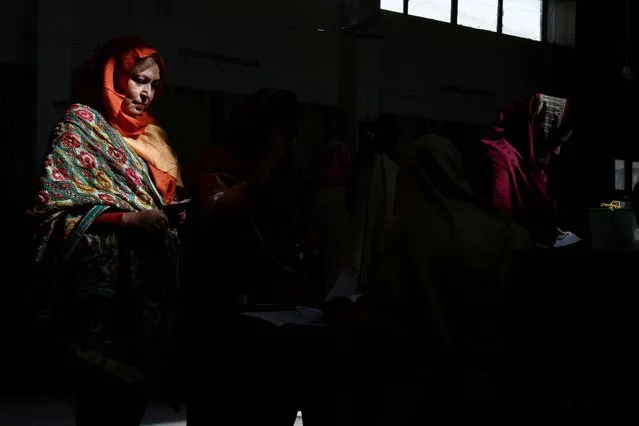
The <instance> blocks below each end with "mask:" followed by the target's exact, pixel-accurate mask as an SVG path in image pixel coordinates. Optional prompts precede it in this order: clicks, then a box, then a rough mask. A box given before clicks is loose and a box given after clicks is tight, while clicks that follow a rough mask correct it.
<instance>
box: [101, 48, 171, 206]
mask: <svg viewBox="0 0 639 426" xmlns="http://www.w3.org/2000/svg"><path fill="white" fill-rule="evenodd" d="M150 57H153V58H154V59H155V62H156V63H157V65H158V67H159V68H160V82H159V84H158V87H157V89H156V92H155V98H156V99H157V97H158V96H159V95H160V94H161V93H162V89H163V88H164V79H165V66H164V60H163V59H162V57H161V56H160V54H159V52H158V51H157V50H156V49H155V48H154V47H153V46H151V44H149V43H148V42H146V41H144V40H142V39H140V38H137V37H121V38H118V39H115V40H111V41H109V42H108V43H106V44H105V45H104V46H103V47H102V48H101V49H100V52H99V53H98V55H97V56H96V57H95V58H93V59H92V60H91V62H90V63H89V65H88V68H89V69H92V70H93V72H96V73H97V75H96V74H94V76H95V77H97V79H98V81H99V85H98V87H99V92H98V93H95V92H94V93H91V94H90V95H91V97H92V98H93V101H94V103H97V104H99V105H100V106H101V108H100V109H102V110H103V112H104V113H105V115H106V118H107V120H108V121H109V123H110V124H111V125H112V126H113V127H115V129H117V130H118V132H119V133H120V134H121V135H122V137H123V138H124V140H125V142H126V143H127V144H128V145H129V147H130V148H131V149H133V150H134V151H135V152H136V153H137V154H138V155H139V156H140V157H142V158H143V159H144V160H145V161H146V163H147V165H148V166H149V171H150V172H151V175H152V177H153V179H154V181H155V185H156V187H157V189H158V191H160V193H161V194H162V195H163V196H164V199H165V201H167V202H170V201H173V199H174V198H175V193H176V190H177V187H182V177H181V175H180V168H179V165H178V161H177V158H176V156H175V154H174V152H173V150H172V149H171V147H170V146H169V144H168V138H167V136H166V133H164V131H162V129H161V128H160V127H159V126H157V125H156V123H155V120H154V119H153V117H152V116H151V115H150V114H149V113H148V112H146V111H145V112H144V113H142V114H141V115H139V116H136V117H132V116H130V115H127V114H125V113H124V112H123V111H122V104H123V103H124V100H125V97H126V94H125V90H126V87H127V83H128V79H129V76H130V75H131V72H132V71H133V69H134V68H135V67H136V65H137V64H138V63H139V62H140V61H141V60H143V59H146V58H150ZM94 87H95V86H94ZM96 98H97V99H96Z"/></svg>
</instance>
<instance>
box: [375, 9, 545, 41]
mask: <svg viewBox="0 0 639 426" xmlns="http://www.w3.org/2000/svg"><path fill="white" fill-rule="evenodd" d="M404 3H405V2H404V0H381V8H382V9H384V10H389V11H391V12H399V13H404V12H406V13H408V15H411V16H418V17H422V18H429V19H434V20H437V21H442V22H453V23H455V24H458V25H462V26H464V27H471V28H478V29H481V30H487V31H494V32H498V33H500V34H507V35H511V36H516V37H523V38H527V39H530V40H536V41H541V40H542V25H543V16H544V6H543V4H544V1H543V0H408V2H407V3H408V8H407V11H405V10H404ZM500 11H501V16H499V14H500Z"/></svg>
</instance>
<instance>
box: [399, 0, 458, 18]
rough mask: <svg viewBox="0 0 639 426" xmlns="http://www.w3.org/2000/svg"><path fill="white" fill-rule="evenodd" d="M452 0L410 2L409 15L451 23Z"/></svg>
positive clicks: (414, 0) (412, 0) (418, 0)
mask: <svg viewBox="0 0 639 426" xmlns="http://www.w3.org/2000/svg"><path fill="white" fill-rule="evenodd" d="M451 4H452V2H451V1H450V0H409V1H408V14H409V15H413V16H420V17H422V18H429V19H434V20H436V21H442V22H450V7H451Z"/></svg>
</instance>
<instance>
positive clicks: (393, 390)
mask: <svg viewBox="0 0 639 426" xmlns="http://www.w3.org/2000/svg"><path fill="white" fill-rule="evenodd" d="M529 246H530V237H529V234H528V233H527V232H526V231H525V230H524V229H523V228H521V227H520V226H518V225H516V224H515V223H513V222H512V221H511V220H509V219H508V218H506V217H504V216H502V214H501V213H500V211H499V210H498V209H497V208H496V207H495V206H493V205H492V204H491V203H490V202H488V201H485V200H484V199H482V198H480V197H478V196H477V195H475V193H474V192H473V191H472V190H471V189H470V187H469V184H468V181H467V180H466V176H465V172H464V168H463V165H462V160H461V156H460V154H459V152H458V151H457V149H456V148H455V147H454V146H453V144H452V143H451V142H450V141H448V140H446V139H443V138H441V137H439V136H428V137H425V138H423V139H421V140H420V141H418V142H416V143H414V144H412V145H411V146H410V147H408V149H407V150H406V151H405V152H404V154H403V156H402V157H401V159H400V160H399V171H398V176H397V188H396V198H395V215H394V220H393V222H392V224H391V226H390V229H389V231H388V232H387V234H386V236H385V238H384V242H383V248H382V258H381V261H380V265H379V268H378V272H377V274H376V280H375V282H374V283H373V284H372V288H371V291H370V292H368V293H367V294H364V295H363V296H362V297H361V298H360V299H358V300H357V302H356V303H355V304H354V305H351V306H350V307H349V306H342V307H341V309H328V312H327V314H328V315H329V319H330V320H334V321H336V323H337V327H338V328H339V329H340V330H341V334H342V336H345V338H344V339H343V342H344V346H345V347H347V348H348V350H349V351H354V353H350V355H348V356H349V358H351V359H360V360H362V362H361V368H359V369H355V368H350V369H349V371H348V373H347V374H345V377H350V378H351V379H352V381H351V383H354V384H355V385H354V388H348V391H345V395H344V397H343V398H342V403H343V404H345V405H350V408H349V409H346V410H347V411H350V414H351V415H352V417H350V420H351V421H352V423H351V424H362V425H364V424H366V425H377V424H379V425H382V424H383V425H394V426H399V425H409V424H419V423H420V421H418V420H420V419H423V418H428V415H429V413H430V412H432V411H434V410H436V409H437V408H438V407H440V408H441V407H442V406H450V405H448V404H447V403H454V405H453V406H456V407H457V409H458V408H459V407H461V406H462V404H463V403H464V402H468V401H470V402H473V401H485V400H491V399H492V398H493V397H494V396H495V393H496V384H495V381H496V378H495V375H496V372H495V362H496V360H497V359H498V355H499V354H500V351H501V349H502V335H503V334H502V328H503V327H504V326H505V324H503V323H502V320H503V317H502V314H503V313H504V308H505V306H504V302H505V300H504V299H505V297H506V294H505V291H506V287H507V281H508V275H509V274H508V269H509V265H510V261H511V257H512V254H513V252H514V251H515V250H518V249H523V248H527V247H529ZM335 303H336V304H341V303H344V304H345V302H337V301H336V302H335ZM331 316H333V318H331ZM373 371H374V372H375V373H373ZM346 388H347V387H345V389H346ZM344 401H348V402H344ZM342 410H345V409H344V407H342ZM342 412H344V411H342Z"/></svg>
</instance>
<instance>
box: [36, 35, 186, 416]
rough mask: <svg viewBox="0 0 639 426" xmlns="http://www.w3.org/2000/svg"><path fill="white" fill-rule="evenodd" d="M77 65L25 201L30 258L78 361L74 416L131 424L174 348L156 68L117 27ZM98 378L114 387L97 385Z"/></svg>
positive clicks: (158, 60)
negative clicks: (152, 110)
mask: <svg viewBox="0 0 639 426" xmlns="http://www.w3.org/2000/svg"><path fill="white" fill-rule="evenodd" d="M84 71H86V73H85V75H84V80H83V83H85V85H84V88H83V90H82V92H81V95H82V96H83V97H84V98H85V99H86V100H85V101H84V102H83V103H76V104H73V105H71V106H70V107H69V109H68V110H67V111H66V112H65V114H64V116H63V117H62V119H61V120H60V121H59V122H58V124H57V126H56V128H55V130H54V132H53V141H52V145H51V148H50V152H49V154H48V155H47V157H46V158H45V159H44V163H43V170H42V174H41V177H40V180H39V185H38V186H39V187H38V191H37V194H36V197H35V201H34V206H33V208H32V209H31V210H30V211H29V214H30V216H31V217H32V218H33V219H34V221H35V225H36V227H37V232H36V236H35V242H36V253H35V261H36V265H37V266H38V268H37V269H38V270H39V271H40V272H41V276H42V277H44V280H42V282H44V283H46V287H44V288H49V289H51V290H50V291H49V292H48V294H49V297H47V298H45V300H43V302H44V304H45V305H46V306H48V307H49V309H45V310H44V312H48V313H49V315H47V316H46V317H47V318H48V319H51V320H53V321H52V323H53V324H54V325H55V326H56V327H54V331H56V332H57V334H56V336H57V337H58V338H59V340H60V341H61V342H62V343H63V347H64V348H65V349H67V351H68V352H69V353H70V354H72V355H73V359H74V360H75V361H76V364H78V365H79V366H80V369H81V371H82V373H81V375H80V376H81V377H82V378H83V379H84V383H83V384H84V385H85V386H84V387H82V388H81V389H80V393H79V395H80V396H81V398H79V400H78V401H77V404H76V405H77V415H76V417H77V418H76V424H77V425H82V424H90V425H92V426H95V425H101V424H118V425H129V424H130V425H134V424H135V425H137V424H139V421H140V419H141V416H142V414H143V413H144V409H145V407H146V399H145V398H143V397H141V395H144V392H143V389H145V388H148V386H150V385H153V384H154V383H155V382H156V381H157V379H158V377H159V374H160V372H161V371H162V370H163V365H164V364H165V361H166V356H167V353H168V351H169V349H171V348H172V347H173V345H171V342H172V334H173V333H172V330H173V328H174V326H173V324H174V322H175V321H174V320H175V316H176V315H175V314H176V311H177V307H176V305H175V303H176V299H177V297H176V296H177V290H178V281H179V270H178V269H179V264H180V257H181V249H180V242H179V239H178V235H177V232H176V231H175V230H174V229H173V226H172V224H171V223H170V221H169V218H168V217H167V216H166V215H165V214H164V213H163V212H162V210H163V209H164V208H165V206H166V205H167V204H170V203H173V202H175V201H178V200H179V197H180V196H181V192H182V179H181V176H180V168H179V165H178V162H177V159H176V156H175V155H174V153H173V151H172V150H171V148H170V146H169V144H168V141H167V136H166V134H165V133H164V131H162V129H161V128H160V127H159V126H158V125H157V124H156V123H155V121H154V119H153V118H152V117H151V115H150V114H149V113H148V108H149V106H150V105H151V103H152V102H153V101H154V99H155V98H156V97H157V96H158V94H159V93H160V92H161V90H162V86H163V83H164V78H165V70H164V61H163V60H162V57H161V56H160V55H159V53H158V52H157V51H156V50H155V49H154V48H153V47H152V46H150V45H149V44H148V43H146V42H144V41H142V40H139V39H137V38H132V37H128V38H121V39H117V40H113V41H111V42H109V43H107V44H106V45H105V46H104V47H103V48H102V49H101V50H100V52H99V53H98V55H97V56H96V57H95V58H94V59H93V60H92V61H91V62H90V63H89V64H88V65H87V66H86V67H85V68H84ZM77 361H79V362H77ZM105 382H107V383H110V384H112V385H113V386H116V387H117V390H115V389H110V390H109V392H106V393H102V394H99V393H98V392H99V388H100V387H103V386H104V383H105ZM86 386H90V388H87V387H86ZM93 386H97V387H95V388H93ZM98 395H99V396H98ZM105 395H106V396H105Z"/></svg>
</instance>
